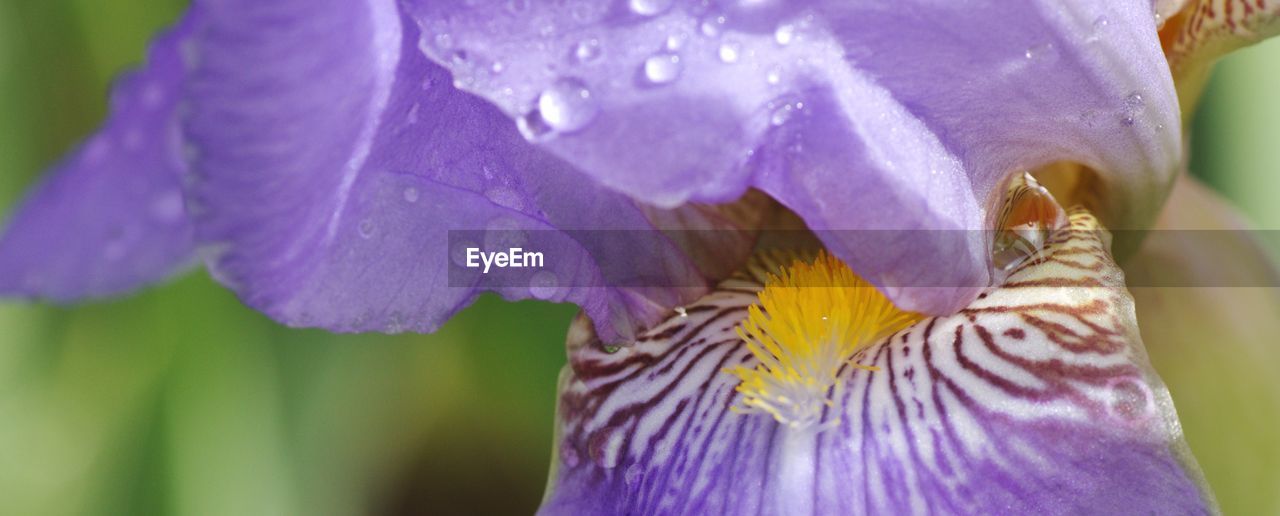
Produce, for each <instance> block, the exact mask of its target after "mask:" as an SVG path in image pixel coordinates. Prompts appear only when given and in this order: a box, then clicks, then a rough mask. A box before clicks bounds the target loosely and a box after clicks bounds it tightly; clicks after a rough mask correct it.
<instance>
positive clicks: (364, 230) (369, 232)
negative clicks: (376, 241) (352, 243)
mask: <svg viewBox="0 0 1280 516" xmlns="http://www.w3.org/2000/svg"><path fill="white" fill-rule="evenodd" d="M356 230H357V231H359V232H360V236H361V237H364V238H371V237H373V230H374V227H373V221H372V220H369V219H364V220H362V221H360V224H359V225H358V226H357V227H356Z"/></svg>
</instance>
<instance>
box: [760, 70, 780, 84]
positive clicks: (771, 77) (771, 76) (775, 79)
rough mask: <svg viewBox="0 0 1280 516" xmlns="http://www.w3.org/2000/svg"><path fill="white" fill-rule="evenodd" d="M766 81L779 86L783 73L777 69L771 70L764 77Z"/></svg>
mask: <svg viewBox="0 0 1280 516" xmlns="http://www.w3.org/2000/svg"><path fill="white" fill-rule="evenodd" d="M764 80H765V81H768V83H769V84H778V83H779V82H782V72H780V71H779V70H778V69H777V68H774V69H772V70H769V73H768V74H766V75H765V76H764Z"/></svg>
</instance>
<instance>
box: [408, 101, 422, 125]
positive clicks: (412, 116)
mask: <svg viewBox="0 0 1280 516" xmlns="http://www.w3.org/2000/svg"><path fill="white" fill-rule="evenodd" d="M420 109H422V106H420V105H419V104H418V103H417V102H414V103H413V105H412V106H410V107H409V113H407V114H406V115H405V117H404V122H405V125H413V124H416V123H418V111H419V110H420Z"/></svg>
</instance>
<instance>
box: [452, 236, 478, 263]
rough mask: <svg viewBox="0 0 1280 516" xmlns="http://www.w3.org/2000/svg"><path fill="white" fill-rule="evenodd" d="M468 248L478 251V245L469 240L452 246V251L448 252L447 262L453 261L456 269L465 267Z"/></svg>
mask: <svg viewBox="0 0 1280 516" xmlns="http://www.w3.org/2000/svg"><path fill="white" fill-rule="evenodd" d="M468 248H475V249H479V248H480V245H479V244H476V243H475V242H472V241H470V240H464V241H462V242H458V245H456V246H454V247H453V249H450V250H449V260H451V261H453V264H454V265H457V266H458V267H466V266H467V249H468Z"/></svg>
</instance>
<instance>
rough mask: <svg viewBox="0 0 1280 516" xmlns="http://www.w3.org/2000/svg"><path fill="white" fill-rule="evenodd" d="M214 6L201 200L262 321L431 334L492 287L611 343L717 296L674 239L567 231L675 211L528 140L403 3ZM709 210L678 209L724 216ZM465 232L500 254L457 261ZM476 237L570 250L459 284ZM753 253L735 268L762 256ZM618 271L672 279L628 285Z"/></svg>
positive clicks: (197, 106) (209, 228)
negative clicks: (588, 320)
mask: <svg viewBox="0 0 1280 516" xmlns="http://www.w3.org/2000/svg"><path fill="white" fill-rule="evenodd" d="M208 11H209V15H210V16H209V20H210V21H209V23H208V26H207V27H206V29H205V30H204V32H203V33H202V38H201V41H200V45H199V48H198V50H197V52H196V60H197V65H196V66H195V69H194V72H193V79H192V83H193V87H192V98H193V102H192V112H191V118H190V121H189V123H188V124H187V129H188V133H189V135H190V137H191V140H192V141H193V142H194V143H195V144H196V147H197V150H198V155H197V158H196V161H195V168H196V170H198V171H199V174H198V177H197V179H196V180H195V181H193V182H192V184H191V185H190V188H189V195H190V198H191V199H192V200H193V202H194V203H195V204H196V210H195V220H196V224H197V231H198V238H199V240H200V241H201V243H202V244H203V245H205V246H206V247H207V249H208V251H209V253H208V260H209V264H210V266H211V268H212V269H213V271H214V273H215V275H216V276H217V277H218V278H219V279H220V280H221V281H222V282H224V283H225V284H227V285H228V286H230V287H231V288H233V289H234V290H236V291H237V292H238V293H239V294H240V295H241V297H242V298H243V299H244V300H245V301H246V302H247V303H249V304H250V305H252V306H254V307H255V308H258V309H260V310H262V311H264V312H266V313H268V314H270V315H272V316H273V317H275V318H277V319H278V320H281V321H283V322H285V323H287V324H290V325H296V326H322V327H326V328H330V329H334V330H339V331H367V330H379V331H392V332H395V331H404V330H412V331H432V330H434V329H435V328H436V327H437V326H438V325H439V324H440V323H442V322H443V321H444V320H445V319H446V318H448V317H449V316H450V315H451V314H452V313H454V312H455V311H456V310H458V309H460V308H461V307H463V306H466V305H467V304H469V303H470V302H471V301H472V300H473V299H474V298H475V296H476V295H478V294H479V293H480V292H481V291H483V290H491V291H496V292H498V293H499V294H501V295H502V296H504V297H506V298H508V299H522V298H529V297H536V298H539V299H547V300H551V301H569V302H574V303H576V304H578V305H580V306H582V307H583V308H584V309H585V310H586V311H587V312H588V313H590V314H591V315H592V316H593V317H594V318H595V320H596V321H597V323H598V324H599V325H600V326H599V330H600V331H601V333H602V335H607V337H606V338H609V339H610V340H613V339H617V338H625V337H626V336H628V335H629V333H628V332H630V331H632V329H633V328H634V327H637V326H646V325H647V324H648V323H652V322H655V321H656V318H657V317H658V316H659V314H661V313H663V312H664V311H665V309H666V307H669V306H672V305H675V304H678V303H681V302H685V301H688V300H689V299H691V298H692V297H696V296H697V295H699V294H700V293H701V292H703V291H704V290H705V285H706V284H705V282H704V281H703V279H702V278H703V276H702V275H703V274H704V273H707V274H710V271H709V270H707V268H706V266H705V263H702V262H699V263H695V261H694V260H691V259H690V258H688V257H687V256H686V255H685V254H683V253H682V252H681V251H680V248H679V246H678V245H677V244H676V243H675V242H673V241H671V240H669V239H668V238H666V237H665V236H664V235H662V234H661V233H656V232H653V233H646V234H644V235H643V236H642V237H639V238H634V239H630V240H620V239H618V238H607V235H606V236H600V235H601V234H593V235H596V236H599V238H590V237H576V236H569V235H567V234H564V233H561V232H559V231H557V230H559V229H584V230H585V229H591V230H641V229H651V228H653V224H651V222H650V220H659V219H662V218H663V217H660V216H658V215H656V214H652V213H649V210H648V208H645V207H642V206H640V205H637V204H636V203H634V202H632V201H631V200H630V199H629V198H627V197H626V196H623V195H621V194H618V193H614V192H611V191H608V190H605V189H604V188H602V187H599V186H597V185H596V184H595V183H593V182H592V181H590V180H589V179H587V178H585V177H582V176H580V175H579V174H578V173H577V172H576V171H575V170H574V169H573V168H572V167H571V166H569V165H568V164H567V163H565V162H564V161H562V160H560V159H559V158H556V157H554V156H552V155H551V154H548V153H546V152H544V151H542V150H540V149H537V148H535V147H533V146H530V145H528V144H527V143H526V142H525V141H524V139H523V138H521V137H520V135H519V133H518V132H517V130H516V127H515V126H514V124H512V123H511V122H510V121H509V120H507V119H506V118H505V117H504V116H503V115H502V114H501V113H500V112H498V111H497V110H496V109H495V108H493V107H492V106H491V105H489V104H487V103H485V102H484V101H483V100H482V99H479V98H477V97H474V96H472V95H469V94H466V93H464V92H461V91H459V90H457V89H455V88H453V87H452V86H451V82H450V79H449V77H448V74H447V73H446V71H445V70H444V69H443V68H441V67H439V66H437V65H435V64H433V63H431V62H430V61H428V60H427V59H426V58H425V57H424V56H423V55H422V54H421V53H420V52H418V51H417V50H416V48H417V46H418V44H419V33H418V31H417V30H416V27H414V26H413V25H412V24H408V25H404V24H402V19H401V17H400V14H399V12H398V10H397V4H396V3H395V2H391V1H381V0H371V1H367V2H349V1H336V0H335V1H324V2H314V1H305V2H303V1H293V2H272V3H262V2H257V1H253V2H249V1H245V2H234V1H225V2H210V6H209V9H208ZM693 211H696V210H693V209H692V208H690V209H689V212H687V213H684V214H683V215H681V214H677V213H671V212H667V213H666V214H665V216H669V217H674V218H676V219H679V220H684V221H685V222H688V223H690V224H695V225H703V226H704V227H718V226H717V225H718V224H721V223H722V222H724V221H721V220H716V219H714V217H702V218H698V217H694V214H693V213H692V212H693ZM690 219H695V222H690ZM726 223H727V222H726ZM450 230H474V231H480V232H482V233H480V236H479V237H477V238H480V239H484V241H479V242H476V241H460V242H457V243H458V244H459V245H458V246H457V247H458V248H450V247H449V246H450V239H449V234H448V232H449V231H450ZM483 231H489V233H483ZM490 238H493V239H494V240H493V241H489V239H490ZM473 243H474V244H477V245H479V244H483V247H485V249H486V250H487V251H493V250H495V248H498V247H503V248H505V247H506V246H507V245H510V246H513V247H514V246H523V247H524V248H526V249H529V250H538V251H548V252H550V251H555V252H556V253H557V254H554V255H552V257H549V258H548V259H547V267H546V268H545V270H542V271H539V273H540V274H541V275H540V276H535V277H534V278H532V281H530V280H528V279H526V280H524V281H510V282H506V283H502V282H498V281H495V280H493V279H492V278H491V277H489V276H484V275H481V274H479V273H476V274H473V275H468V276H466V277H450V274H449V272H448V271H449V266H450V263H451V261H452V262H453V263H458V262H459V261H462V260H464V259H465V258H464V255H465V253H466V249H465V248H464V247H466V246H464V245H462V244H473ZM747 243H749V242H739V243H738V244H739V246H738V247H737V248H735V246H734V245H732V244H731V245H727V246H725V247H723V248H721V249H720V250H719V251H720V253H719V256H720V257H722V258H724V259H725V260H727V261H732V259H733V258H734V257H735V256H738V257H741V256H745V252H746V247H745V246H743V244H747ZM619 271H621V272H626V273H634V274H636V275H641V274H652V275H657V276H659V279H656V280H654V281H653V282H652V283H648V284H647V285H655V286H654V287H650V288H646V286H645V285H640V286H638V287H637V286H636V284H628V285H618V284H616V283H614V282H613V280H616V279H618V278H617V277H616V276H613V275H611V272H619ZM658 286H662V287H663V288H659V287H658ZM672 286H674V287H672Z"/></svg>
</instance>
